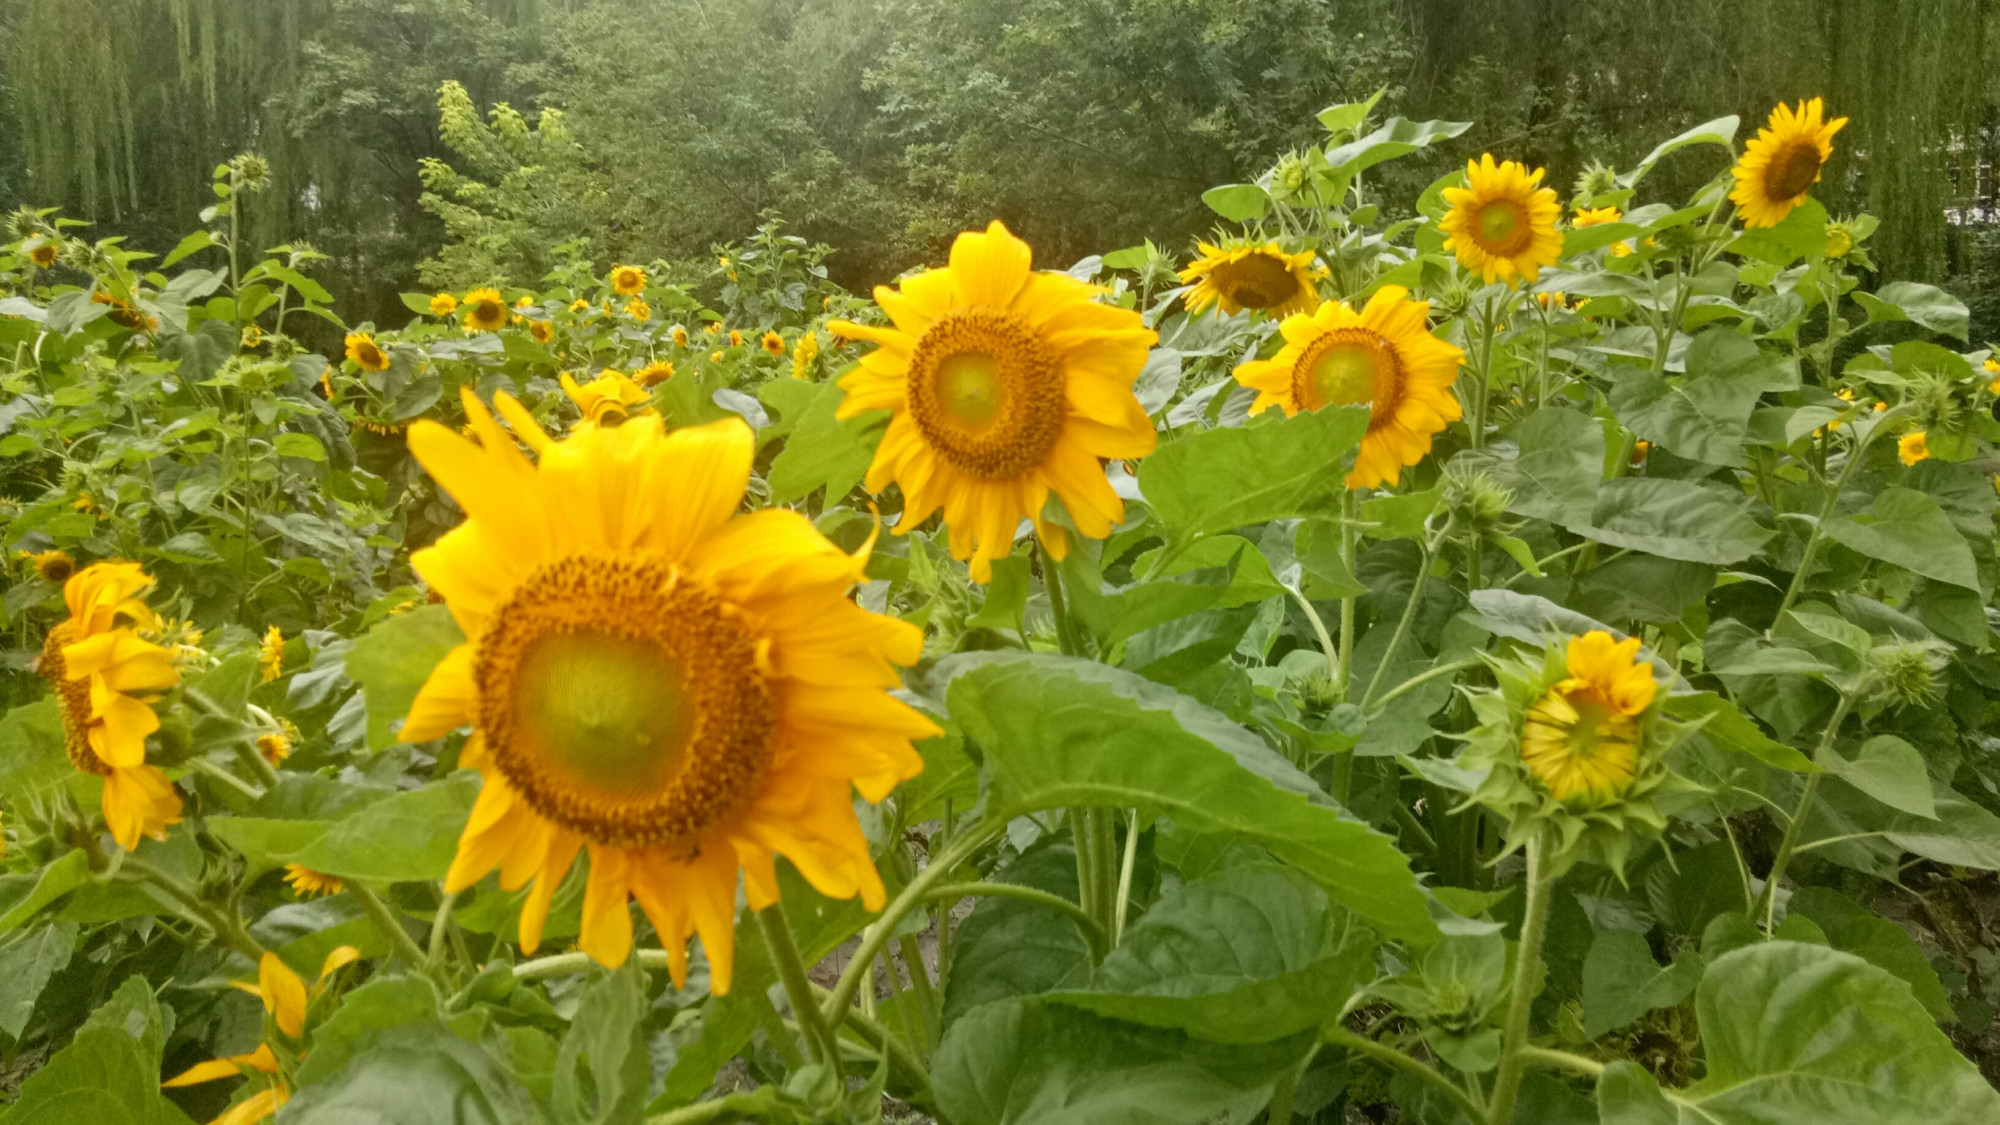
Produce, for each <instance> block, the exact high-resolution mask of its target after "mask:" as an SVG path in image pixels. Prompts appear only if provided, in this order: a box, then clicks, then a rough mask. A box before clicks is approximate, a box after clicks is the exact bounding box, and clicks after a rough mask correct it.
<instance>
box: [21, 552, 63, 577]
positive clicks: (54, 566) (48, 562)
mask: <svg viewBox="0 0 2000 1125" xmlns="http://www.w3.org/2000/svg"><path fill="white" fill-rule="evenodd" d="M22 553H23V554H27V552H25V551H24V552H22ZM28 561H29V562H32V563H33V564H34V565H35V573H36V574H39V575H41V576H42V577H43V578H45V579H47V580H48V581H50V582H55V583H63V582H67V581H69V576H70V575H72V574H75V573H76V560H75V559H73V558H71V557H70V554H69V552H68V551H42V552H39V553H36V554H28Z"/></svg>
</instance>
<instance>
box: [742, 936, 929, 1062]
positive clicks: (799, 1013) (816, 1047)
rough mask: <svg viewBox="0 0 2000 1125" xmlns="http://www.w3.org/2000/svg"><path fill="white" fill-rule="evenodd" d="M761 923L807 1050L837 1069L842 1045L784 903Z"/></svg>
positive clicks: (912, 972) (913, 972)
mask: <svg viewBox="0 0 2000 1125" xmlns="http://www.w3.org/2000/svg"><path fill="white" fill-rule="evenodd" d="M757 926H758V928H759V929H760V930H762V931H763V933H764V945H765V947H766V948H767V949H769V950H770V951H771V964H772V966H773V967H775V968H776V969H777V970H778V980H779V981H780V982H781V983H782V984H783V985H784V986H785V996H786V998H787V999H789V1000H790V1001H791V1002H792V1018H793V1019H796V1020H798V1022H799V1029H800V1031H801V1032H803V1038H804V1039H805V1041H806V1050H807V1051H808V1052H809V1053H810V1054H811V1055H812V1057H813V1058H814V1059H816V1060H817V1061H819V1062H821V1063H823V1064H825V1065H826V1066H829V1067H832V1068H834V1069H835V1070H836V1071H837V1070H838V1069H839V1067H840V1047H839V1044H837V1043H835V1042H834V1038H833V1031H832V1029H831V1028H829V1027H828V1026H827V1023H826V1020H825V1019H824V1018H823V1017H822V1016H821V1015H820V1010H819V1001H818V998H817V997H815V996H814V995H813V990H812V980H811V978H809V977H808V976H807V975H806V964H805V960H804V959H803V958H801V957H800V956H799V943H798V941H797V939H795V938H793V937H792V927H791V923H789V922H787V921H785V907H784V904H783V903H777V902H774V903H772V904H771V905H769V906H767V907H765V908H764V909H762V910H759V911H758V912H757ZM922 971H923V968H922V966H921V965H919V966H916V967H913V968H912V969H911V970H910V975H911V976H912V977H914V976H916V975H917V974H918V973H920V972H922Z"/></svg>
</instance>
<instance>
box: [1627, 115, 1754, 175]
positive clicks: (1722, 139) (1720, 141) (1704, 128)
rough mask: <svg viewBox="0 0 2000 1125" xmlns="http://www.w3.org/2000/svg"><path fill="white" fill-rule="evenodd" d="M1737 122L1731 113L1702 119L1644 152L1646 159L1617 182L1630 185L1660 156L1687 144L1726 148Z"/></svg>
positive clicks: (1732, 137) (1647, 170) (1731, 140)
mask: <svg viewBox="0 0 2000 1125" xmlns="http://www.w3.org/2000/svg"><path fill="white" fill-rule="evenodd" d="M1738 123H1739V120H1738V118H1737V116H1736V115H1735V114H1733V113H1732V114H1730V115H1729V116H1727V117H1718V118H1716V119H1715V120H1713V121H1704V122H1702V123H1701V124H1699V125H1696V126H1695V127H1694V128H1692V129H1689V130H1688V131H1687V132H1685V133H1682V134H1681V135H1680V136H1678V137H1675V138H1673V139H1672V140H1669V141H1662V142H1660V145H1659V147H1658V148H1655V149H1654V150H1653V151H1651V152H1649V153H1647V154H1646V159H1644V160H1641V161H1640V162H1639V166H1638V167H1637V168H1636V169H1634V170H1633V171H1631V172H1628V173H1626V174H1625V175H1624V176H1621V177H1619V182H1620V183H1622V184H1624V185H1625V186H1626V187H1631V186H1632V185H1633V184H1635V183H1638V182H1639V178H1640V177H1641V176H1644V175H1645V174H1646V173H1647V172H1650V171H1652V170H1653V165H1655V164H1657V163H1659V161H1660V158H1661V157H1663V156H1665V155H1667V154H1668V153H1670V152H1675V151H1677V150H1679V149H1683V148H1686V147H1687V146H1689V145H1721V146H1722V147H1724V148H1728V147H1729V146H1731V145H1733V144H1735V143H1736V127H1737V125H1738Z"/></svg>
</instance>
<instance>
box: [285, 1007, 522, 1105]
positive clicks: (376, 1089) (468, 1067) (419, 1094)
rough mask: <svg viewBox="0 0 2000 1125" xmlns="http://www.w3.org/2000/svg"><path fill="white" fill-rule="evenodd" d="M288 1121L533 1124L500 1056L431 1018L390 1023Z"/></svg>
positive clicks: (311, 1089) (304, 1092) (305, 1097)
mask: <svg viewBox="0 0 2000 1125" xmlns="http://www.w3.org/2000/svg"><path fill="white" fill-rule="evenodd" d="M284 1119H285V1122H286V1125H535V1123H538V1122H542V1121H545V1120H546V1118H545V1117H544V1116H543V1114H542V1112H541V1110H540V1109H538V1108H537V1107H536V1105H535V1103H534V1101H533V1100H532V1099H531V1098H529V1097H528V1093H527V1091H525V1090H523V1089H522V1088H521V1086H520V1084H519V1083H518V1082H516V1081H515V1080H514V1078H513V1077H512V1076H511V1075H510V1074H509V1073H508V1069H507V1068H506V1067H505V1066H502V1065H501V1064H500V1062H499V1061H498V1060H496V1059H494V1058H493V1056H491V1055H489V1054H487V1053H486V1052H485V1051H482V1050H480V1049H479V1048H478V1047H476V1046H474V1045H472V1044H471V1043H468V1042H466V1041H465V1040H463V1039H460V1038H458V1037H457V1036H455V1035H453V1034H451V1032H450V1031H448V1030H447V1029H446V1028H445V1027H444V1026H443V1025H441V1024H437V1023H427V1024H416V1025H412V1026H408V1027H401V1028H394V1029H391V1030H389V1031H387V1032H385V1033H383V1034H382V1036H381V1037H380V1039H379V1040H378V1041H377V1043H376V1046H375V1047H373V1048H372V1049H370V1050H368V1051H364V1052H362V1053H360V1054H357V1055H356V1056H354V1058H353V1059H351V1060H349V1062H348V1064H347V1065H346V1066H345V1067H344V1068H342V1069H341V1071H340V1072H339V1073H338V1074H335V1075H333V1076H331V1077H329V1078H328V1079H326V1080H325V1081H323V1082H320V1083H318V1084H317V1085H313V1086H307V1087H305V1088H303V1089H301V1090H300V1091H299V1092H298V1094H297V1095H295V1096H294V1097H293V1098H292V1100H291V1103H290V1104H288V1105H287V1106H286V1107H285V1110H284Z"/></svg>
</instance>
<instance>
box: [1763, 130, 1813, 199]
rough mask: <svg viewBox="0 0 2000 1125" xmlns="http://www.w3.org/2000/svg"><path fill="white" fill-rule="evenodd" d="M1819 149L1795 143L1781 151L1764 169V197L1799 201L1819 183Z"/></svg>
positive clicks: (1807, 142)
mask: <svg viewBox="0 0 2000 1125" xmlns="http://www.w3.org/2000/svg"><path fill="white" fill-rule="evenodd" d="M1819 167H1820V159H1819V146H1818V145H1816V144H1813V143H1812V142H1811V141H1794V142H1792V143H1791V144H1788V145H1786V146H1785V147H1784V148H1782V149H1779V150H1778V152H1777V153H1776V154H1774V155H1773V156H1772V157H1771V163H1770V164H1769V165H1768V166H1767V167H1766V168H1765V169H1764V193H1765V194H1766V195H1769V196H1770V197H1771V198H1772V199H1776V200H1786V199H1796V198H1798V197H1799V196H1801V195H1804V194H1805V193H1806V191H1807V190H1808V189H1810V188H1811V187H1812V186H1813V184H1814V183H1816V182H1817V181H1818V180H1819Z"/></svg>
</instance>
